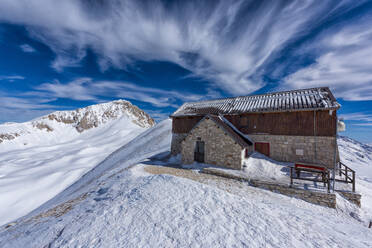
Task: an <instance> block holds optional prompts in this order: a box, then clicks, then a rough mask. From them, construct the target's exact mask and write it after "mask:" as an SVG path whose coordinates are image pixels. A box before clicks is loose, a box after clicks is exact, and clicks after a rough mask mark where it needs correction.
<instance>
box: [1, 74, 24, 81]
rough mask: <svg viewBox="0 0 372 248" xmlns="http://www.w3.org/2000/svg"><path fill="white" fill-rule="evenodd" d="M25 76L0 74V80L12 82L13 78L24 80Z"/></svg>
mask: <svg viewBox="0 0 372 248" xmlns="http://www.w3.org/2000/svg"><path fill="white" fill-rule="evenodd" d="M24 79H25V77H23V76H20V75H11V76H0V81H1V80H5V81H9V82H14V81H15V80H24Z"/></svg>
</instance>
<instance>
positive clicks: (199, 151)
mask: <svg viewBox="0 0 372 248" xmlns="http://www.w3.org/2000/svg"><path fill="white" fill-rule="evenodd" d="M194 160H195V161H196V162H199V163H204V141H200V140H198V141H196V144H195V151H194Z"/></svg>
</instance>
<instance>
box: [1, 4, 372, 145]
mask: <svg viewBox="0 0 372 248" xmlns="http://www.w3.org/2000/svg"><path fill="white" fill-rule="evenodd" d="M371 27H372V2H371V1H354V0H353V1H317V0H313V1H310V0H309V1H229V0H225V1H156V0H152V1H119V0H113V1H102V0H64V1H52V0H17V1H14V0H2V1H0V54H1V56H0V122H8V121H17V122H21V121H26V120H30V119H32V118H35V117H38V116H40V115H43V114H47V113H49V112H51V111H55V110H65V109H75V108H77V107H84V106H87V105H90V104H95V103H100V102H106V101H111V100H114V99H119V98H123V99H127V100H129V101H131V102H133V103H134V104H136V105H138V106H139V107H141V108H142V109H144V110H145V111H147V112H148V113H149V114H150V115H152V116H153V117H154V118H155V119H157V120H161V119H164V118H166V117H167V116H168V115H169V114H170V113H171V112H173V111H174V110H175V109H176V108H177V107H178V106H179V105H181V104H182V103H183V102H185V101H196V100H200V99H211V98H220V97H227V96H236V95H248V94H255V93H264V92H270V91H277V90H287V89H297V88H309V87H316V86H329V87H330V88H331V90H332V91H333V93H334V94H335V96H336V97H337V99H338V101H339V102H340V104H341V105H342V107H341V109H340V110H339V111H338V113H339V116H340V117H342V118H344V119H345V122H346V124H347V131H346V132H345V133H343V134H344V135H348V136H350V137H353V138H355V139H357V140H360V141H363V142H368V143H372V70H371V68H372V29H371Z"/></svg>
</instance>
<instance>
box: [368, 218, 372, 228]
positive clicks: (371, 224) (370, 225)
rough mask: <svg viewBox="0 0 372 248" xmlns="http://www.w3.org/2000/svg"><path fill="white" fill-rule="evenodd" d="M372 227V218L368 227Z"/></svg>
mask: <svg viewBox="0 0 372 248" xmlns="http://www.w3.org/2000/svg"><path fill="white" fill-rule="evenodd" d="M371 227H372V220H371V221H370V222H369V226H368V228H371Z"/></svg>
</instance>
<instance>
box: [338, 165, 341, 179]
mask: <svg viewBox="0 0 372 248" xmlns="http://www.w3.org/2000/svg"><path fill="white" fill-rule="evenodd" d="M338 170H339V173H340V176H341V162H338Z"/></svg>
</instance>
